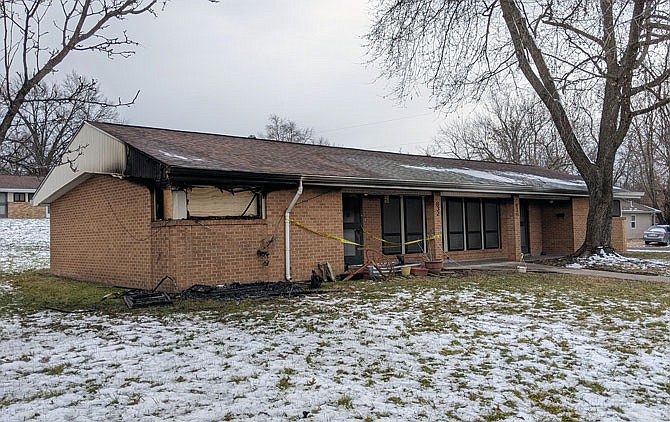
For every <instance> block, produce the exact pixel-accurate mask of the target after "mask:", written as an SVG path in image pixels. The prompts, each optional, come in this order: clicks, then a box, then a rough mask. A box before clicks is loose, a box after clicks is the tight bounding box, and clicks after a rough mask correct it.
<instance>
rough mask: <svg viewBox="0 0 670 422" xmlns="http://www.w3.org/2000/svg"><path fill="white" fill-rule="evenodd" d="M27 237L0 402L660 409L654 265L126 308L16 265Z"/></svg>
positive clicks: (134, 409) (353, 409)
mask: <svg viewBox="0 0 670 422" xmlns="http://www.w3.org/2000/svg"><path fill="white" fill-rule="evenodd" d="M31 239H32V238H30V237H27V238H25V239H23V241H22V242H24V243H21V242H19V244H20V247H21V248H24V249H25V250H27V251H31V252H29V253H31V254H34V256H35V257H36V258H35V259H30V258H24V257H22V255H21V254H20V253H15V252H11V253H8V252H7V251H6V249H5V252H0V253H4V254H5V255H3V256H10V255H11V256H12V257H13V258H12V260H13V261H12V262H13V263H14V264H13V265H17V266H16V267H10V266H9V265H7V267H4V268H5V269H3V270H0V273H1V274H0V319H1V321H2V323H1V324H0V420H24V419H40V420H49V421H51V420H68V421H69V420H138V419H142V420H161V421H162V420H259V421H261V420H262V421H265V420H297V419H302V418H304V417H307V418H309V419H310V420H352V419H360V420H379V419H382V420H384V419H385V420H417V419H418V420H422V419H423V420H467V421H472V420H504V419H509V420H515V419H523V420H604V419H605V420H636V421H637V420H649V421H657V420H668V419H670V381H669V380H670V359H668V356H670V331H669V330H668V324H669V323H670V284H668V283H644V282H627V281H617V280H605V279H594V278H586V277H575V276H567V275H538V274H516V273H496V274H486V273H476V272H473V273H460V274H456V275H454V276H452V277H446V278H414V279H402V278H398V279H396V280H394V281H391V282H386V283H377V282H361V281H356V282H350V283H341V282H340V283H335V284H327V285H326V286H325V289H324V290H322V291H321V292H319V293H314V294H311V295H307V296H301V297H293V298H274V299H266V300H260V299H257V300H242V301H227V302H212V301H193V300H188V301H180V300H178V301H177V302H176V304H175V306H172V307H162V308H150V309H135V310H129V309H127V308H126V307H125V305H124V304H123V302H122V301H121V300H120V299H118V298H117V297H113V296H112V297H110V298H108V299H106V300H104V301H101V299H102V298H103V297H104V296H105V295H107V294H109V293H114V292H115V291H118V290H115V289H111V288H108V287H101V286H96V285H93V284H89V283H81V282H76V281H72V280H65V279H60V278H55V277H51V276H49V275H48V274H47V273H46V272H44V271H35V272H31V271H25V270H29V269H31V268H41V267H43V266H44V263H45V262H46V263H48V248H47V249H46V251H45V250H44V245H43V244H42V246H40V245H32V246H31V245H30V242H31V241H32V240H31ZM3 241H6V240H3V238H0V250H3V247H4V246H6V245H3V244H2V242H3ZM12 242H14V240H12ZM14 244H17V243H16V242H14ZM47 246H48V244H47ZM0 258H2V257H0ZM3 259H4V258H3ZM8 267H10V268H9V270H11V271H7V268H8ZM3 271H4V273H2V272H3ZM50 308H52V309H50ZM53 309H60V311H58V310H53ZM63 311H65V312H63Z"/></svg>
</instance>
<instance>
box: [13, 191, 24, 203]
mask: <svg viewBox="0 0 670 422" xmlns="http://www.w3.org/2000/svg"><path fill="white" fill-rule="evenodd" d="M14 202H26V194H25V193H14Z"/></svg>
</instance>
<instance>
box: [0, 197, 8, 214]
mask: <svg viewBox="0 0 670 422" xmlns="http://www.w3.org/2000/svg"><path fill="white" fill-rule="evenodd" d="M0 218H7V192H0Z"/></svg>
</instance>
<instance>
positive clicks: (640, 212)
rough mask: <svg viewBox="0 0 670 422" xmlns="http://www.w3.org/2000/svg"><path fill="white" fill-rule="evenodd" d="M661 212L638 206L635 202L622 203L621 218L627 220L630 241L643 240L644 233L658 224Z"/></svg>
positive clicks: (645, 206)
mask: <svg viewBox="0 0 670 422" xmlns="http://www.w3.org/2000/svg"><path fill="white" fill-rule="evenodd" d="M660 214H661V210H657V209H656V208H652V207H649V206H647V205H642V204H638V203H637V202H633V201H621V216H622V217H624V218H625V219H626V225H627V226H628V239H642V235H643V234H644V231H645V230H647V229H648V228H649V227H650V226H653V225H654V224H656V223H657V222H658V215H660Z"/></svg>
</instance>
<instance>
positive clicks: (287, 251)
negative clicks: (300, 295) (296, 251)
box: [284, 177, 302, 281]
mask: <svg viewBox="0 0 670 422" xmlns="http://www.w3.org/2000/svg"><path fill="white" fill-rule="evenodd" d="M300 195H302V177H301V178H300V184H299V185H298V190H297V192H296V193H295V196H294V197H293V200H292V201H291V203H290V204H288V208H286V211H285V212H284V264H285V267H286V274H285V278H286V281H291V211H292V210H293V207H295V204H296V203H297V202H298V199H299V198H300Z"/></svg>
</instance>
